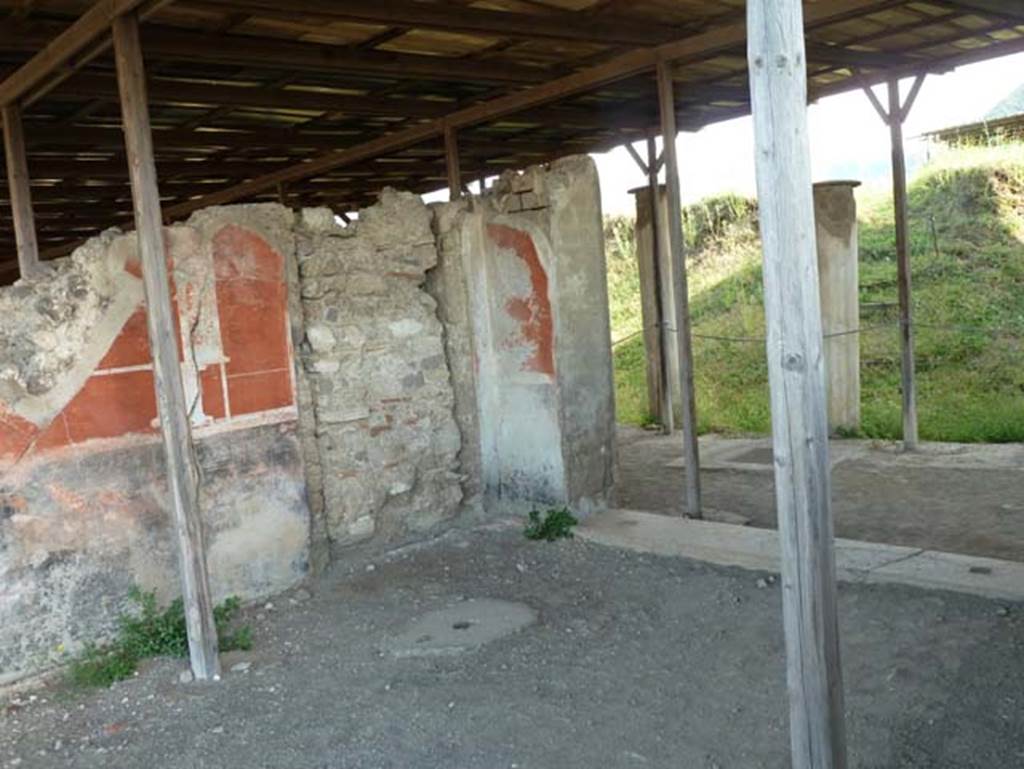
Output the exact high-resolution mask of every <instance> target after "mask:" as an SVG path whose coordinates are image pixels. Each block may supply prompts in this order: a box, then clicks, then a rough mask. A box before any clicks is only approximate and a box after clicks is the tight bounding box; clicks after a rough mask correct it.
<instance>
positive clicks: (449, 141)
mask: <svg viewBox="0 0 1024 769" xmlns="http://www.w3.org/2000/svg"><path fill="white" fill-rule="evenodd" d="M444 157H445V163H446V165H447V167H448V199H449V200H458V199H459V198H461V197H462V169H461V167H460V165H459V138H458V135H457V134H456V132H455V129H454V128H452V127H451V126H449V125H446V126H445V127H444ZM481 190H482V187H481Z"/></svg>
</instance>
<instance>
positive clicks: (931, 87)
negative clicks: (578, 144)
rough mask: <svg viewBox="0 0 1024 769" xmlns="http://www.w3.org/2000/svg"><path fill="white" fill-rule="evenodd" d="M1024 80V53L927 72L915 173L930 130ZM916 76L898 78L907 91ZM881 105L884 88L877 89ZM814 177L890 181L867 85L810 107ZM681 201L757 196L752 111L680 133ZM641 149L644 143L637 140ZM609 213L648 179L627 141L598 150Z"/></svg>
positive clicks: (910, 151)
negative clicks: (730, 194) (731, 194)
mask: <svg viewBox="0 0 1024 769" xmlns="http://www.w3.org/2000/svg"><path fill="white" fill-rule="evenodd" d="M1022 81H1024V54H1016V55H1014V56H1007V57H1004V58H1001V59H994V60H992V61H987V62H981V63H979V64H971V65H968V66H965V67H961V68H960V69H958V70H955V71H953V72H951V73H948V74H945V75H929V76H928V79H927V80H925V83H924V86H923V88H922V89H921V93H920V94H919V95H918V98H917V101H916V102H915V104H914V108H913V110H912V111H911V113H910V116H909V118H908V119H907V122H906V124H905V126H904V135H905V136H906V137H907V147H906V151H907V155H908V165H909V167H910V172H911V173H913V170H914V168H916V167H919V166H920V165H921V164H922V163H924V162H925V161H926V160H927V152H928V148H927V143H926V142H924V141H922V140H920V139H918V138H916V137H919V136H920V135H921V134H922V133H924V132H927V131H932V130H936V129H939V128H946V127H948V126H954V125H960V124H962V123H971V122H974V121H976V120H980V119H981V118H982V117H983V116H984V115H985V113H986V112H988V111H989V110H990V109H992V107H994V106H995V105H996V104H998V103H999V102H1000V101H1001V100H1002V99H1004V98H1005V97H1006V96H1008V95H1009V94H1010V93H1011V92H1012V91H1013V90H1014V89H1015V88H1016V87H1017V86H1018V85H1020V84H1021V83H1022ZM911 83H912V81H910V80H907V81H904V82H903V83H902V84H901V92H902V93H903V94H906V93H907V92H908V91H909V89H910V85H911ZM876 93H877V94H878V96H879V99H880V101H881V102H882V103H883V104H886V103H887V96H886V94H885V90H884V87H882V86H880V87H877V88H876ZM808 121H809V130H810V137H811V162H812V173H813V176H814V180H815V181H824V180H827V179H857V180H859V181H862V182H864V183H865V184H866V185H869V186H876V185H882V184H885V185H887V184H889V183H890V182H889V179H890V176H889V174H890V160H889V129H888V128H887V127H886V126H885V124H884V123H882V120H881V118H880V117H879V116H878V113H876V112H875V109H874V107H872V106H871V102H870V101H868V98H867V96H866V95H865V94H864V93H863V92H862V91H853V92H851V93H846V94H840V95H838V96H832V97H829V98H827V99H822V100H821V101H820V102H818V103H817V104H814V105H811V107H810V108H809V110H808ZM678 147H679V166H680V179H681V183H682V194H683V202H684V203H692V202H694V201H697V200H699V199H701V198H704V197H707V196H708V195H713V194H717V193H722V192H738V193H741V194H745V195H751V196H752V195H753V194H754V190H755V180H754V135H753V125H752V123H751V119H750V118H749V117H745V118H739V119H737V120H730V121H727V122H723V123H717V124H715V125H711V126H708V127H706V128H704V129H702V130H700V131H698V132H695V133H681V134H680V135H679V139H678ZM637 149H638V150H639V151H640V153H641V155H642V156H643V155H644V154H645V153H646V148H645V147H643V146H641V145H637ZM594 157H595V159H596V161H597V167H598V170H599V172H600V175H601V192H602V198H603V206H604V212H605V213H606V214H632V213H634V212H635V209H634V202H633V197H632V196H631V195H629V192H628V191H629V190H630V189H633V188H635V187H639V186H642V185H644V184H646V183H647V180H646V177H645V176H644V175H643V174H642V173H641V172H640V170H639V168H637V166H636V164H635V163H634V162H633V159H632V158H631V157H630V156H629V153H628V152H627V151H626V149H625V148H623V147H619V148H617V149H615V150H613V151H611V152H608V153H604V154H602V155H595V156H594Z"/></svg>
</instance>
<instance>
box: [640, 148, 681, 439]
mask: <svg viewBox="0 0 1024 769" xmlns="http://www.w3.org/2000/svg"><path fill="white" fill-rule="evenodd" d="M643 167H644V169H645V170H646V171H647V188H648V190H649V195H650V198H651V251H652V254H651V257H652V258H651V264H652V267H653V269H652V270H651V272H652V274H653V275H654V307H655V316H656V317H657V319H658V360H659V362H660V365H659V367H658V368H659V371H658V374H659V376H660V377H661V387H660V390H661V427H662V430H663V431H664V433H665V435H671V434H672V433H673V432H675V414H674V413H673V410H672V380H671V378H670V376H669V365H668V356H669V350H670V349H671V346H672V329H671V328H670V326H671V325H672V324H671V323H669V319H668V318H667V317H666V316H665V315H666V314H665V305H666V304H667V302H666V296H665V289H666V287H667V281H665V280H664V278H663V276H662V270H661V266H662V265H661V252H662V248H663V244H662V242H661V241H662V235H661V232H662V230H661V221H660V220H661V194H660V193H661V190H660V189H659V187H660V185H659V184H658V148H657V146H656V144H655V141H654V136H653V135H651V136H648V137H647V162H646V163H644V164H643Z"/></svg>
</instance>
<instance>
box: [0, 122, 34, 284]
mask: <svg viewBox="0 0 1024 769" xmlns="http://www.w3.org/2000/svg"><path fill="white" fill-rule="evenodd" d="M3 120H4V156H5V157H6V158H7V190H8V195H10V198H11V213H12V216H13V219H14V237H15V241H16V243H17V246H18V268H19V269H20V271H21V277H23V278H27V277H30V276H32V275H35V274H36V273H38V271H39V242H38V240H37V239H36V223H35V216H34V215H33V213H32V192H31V188H30V187H29V175H28V158H27V155H26V152H25V134H24V132H23V130H22V125H21V108H20V107H19V106H18V105H17V104H6V105H4V107H3Z"/></svg>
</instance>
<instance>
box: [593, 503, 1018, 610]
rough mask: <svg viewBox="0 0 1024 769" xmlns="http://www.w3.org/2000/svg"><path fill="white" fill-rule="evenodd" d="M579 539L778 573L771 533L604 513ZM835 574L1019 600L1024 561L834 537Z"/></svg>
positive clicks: (776, 546)
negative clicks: (835, 538)
mask: <svg viewBox="0 0 1024 769" xmlns="http://www.w3.org/2000/svg"><path fill="white" fill-rule="evenodd" d="M577 535H578V536H579V537H580V539H583V540H586V541H588V542H594V543H597V544H601V545H607V546H610V547H619V548H624V549H626V550H632V551H635V552H640V553H650V554H654V555H667V556H677V557H682V558H692V559H694V560H698V561H706V562H708V563H714V564H719V565H721V566H738V567H740V568H743V569H750V570H752V571H768V572H776V573H777V572H778V571H779V535H778V532H777V531H774V530H771V529H753V528H749V527H746V526H737V525H734V524H729V523H718V522H714V521H694V520H690V519H687V518H677V517H672V516H666V515H657V514H655V513H644V512H638V511H634V510H608V511H606V512H603V513H598V514H595V515H592V516H589V517H588V518H586V519H585V520H584V521H583V522H582V523H581V525H580V526H579V528H578V531H577ZM836 571H837V574H838V577H839V579H840V580H841V581H843V582H852V583H868V584H886V583H888V584H899V585H911V586H913V587H920V588H926V589H929V590H949V591H952V592H956V593H967V594H970V595H977V596H981V597H983V598H991V599H997V600H1003V601H1018V602H1024V563H1018V562H1015V561H1003V560H999V559H995V558H981V557H977V556H970V555H960V554H957V553H942V552H938V551H934V550H923V549H921V548H915V547H903V546H900V545H884V544H876V543H872V542H861V541H858V540H852V539H837V540H836Z"/></svg>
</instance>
